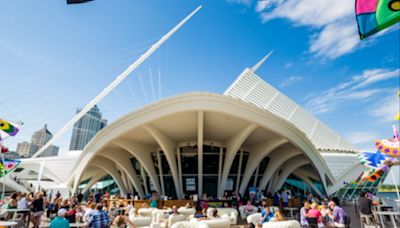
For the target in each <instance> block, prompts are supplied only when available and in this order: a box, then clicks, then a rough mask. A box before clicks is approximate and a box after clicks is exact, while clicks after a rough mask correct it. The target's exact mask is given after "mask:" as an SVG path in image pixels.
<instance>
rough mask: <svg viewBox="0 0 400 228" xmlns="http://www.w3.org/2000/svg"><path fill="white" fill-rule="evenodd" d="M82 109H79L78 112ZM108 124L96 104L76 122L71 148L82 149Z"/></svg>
mask: <svg viewBox="0 0 400 228" xmlns="http://www.w3.org/2000/svg"><path fill="white" fill-rule="evenodd" d="M80 111H81V110H80V109H78V110H77V111H76V113H79V112H80ZM106 125H107V120H105V119H102V114H101V112H100V110H99V108H98V107H97V105H95V106H94V107H93V108H92V109H90V111H89V112H88V113H86V115H84V116H83V117H82V118H81V119H80V120H79V121H78V122H76V123H75V124H74V128H73V129H72V137H71V143H70V145H69V150H82V149H83V148H84V147H85V146H86V144H87V143H88V142H89V141H90V140H91V139H92V138H93V137H94V136H95V135H96V133H97V132H99V131H100V130H101V129H103V128H104V127H105V126H106Z"/></svg>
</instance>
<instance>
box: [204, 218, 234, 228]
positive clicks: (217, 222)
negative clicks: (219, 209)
mask: <svg viewBox="0 0 400 228" xmlns="http://www.w3.org/2000/svg"><path fill="white" fill-rule="evenodd" d="M199 223H205V224H207V225H208V227H209V228H229V227H230V225H231V223H230V221H229V219H224V218H220V219H211V220H201V222H199Z"/></svg>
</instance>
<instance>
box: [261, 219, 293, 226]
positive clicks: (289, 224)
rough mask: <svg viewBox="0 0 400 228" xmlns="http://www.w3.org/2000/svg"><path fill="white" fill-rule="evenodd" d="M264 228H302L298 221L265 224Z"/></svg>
mask: <svg viewBox="0 0 400 228" xmlns="http://www.w3.org/2000/svg"><path fill="white" fill-rule="evenodd" d="M262 228H301V225H300V223H299V222H298V221H297V220H288V221H281V222H265V223H264V224H263V226H262Z"/></svg>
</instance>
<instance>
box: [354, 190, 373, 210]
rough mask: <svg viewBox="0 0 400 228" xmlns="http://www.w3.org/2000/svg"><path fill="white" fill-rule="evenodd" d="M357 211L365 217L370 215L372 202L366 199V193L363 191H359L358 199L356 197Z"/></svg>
mask: <svg viewBox="0 0 400 228" xmlns="http://www.w3.org/2000/svg"><path fill="white" fill-rule="evenodd" d="M357 206H358V210H359V211H360V212H361V213H362V214H365V215H370V214H372V210H371V208H372V200H370V199H368V198H367V193H365V192H364V191H360V193H359V197H358V203H357Z"/></svg>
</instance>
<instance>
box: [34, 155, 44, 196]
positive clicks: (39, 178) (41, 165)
mask: <svg viewBox="0 0 400 228" xmlns="http://www.w3.org/2000/svg"><path fill="white" fill-rule="evenodd" d="M43 169H44V160H42V161H41V162H40V167H39V172H38V177H37V182H36V192H38V191H39V190H40V182H41V180H42V175H43Z"/></svg>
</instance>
